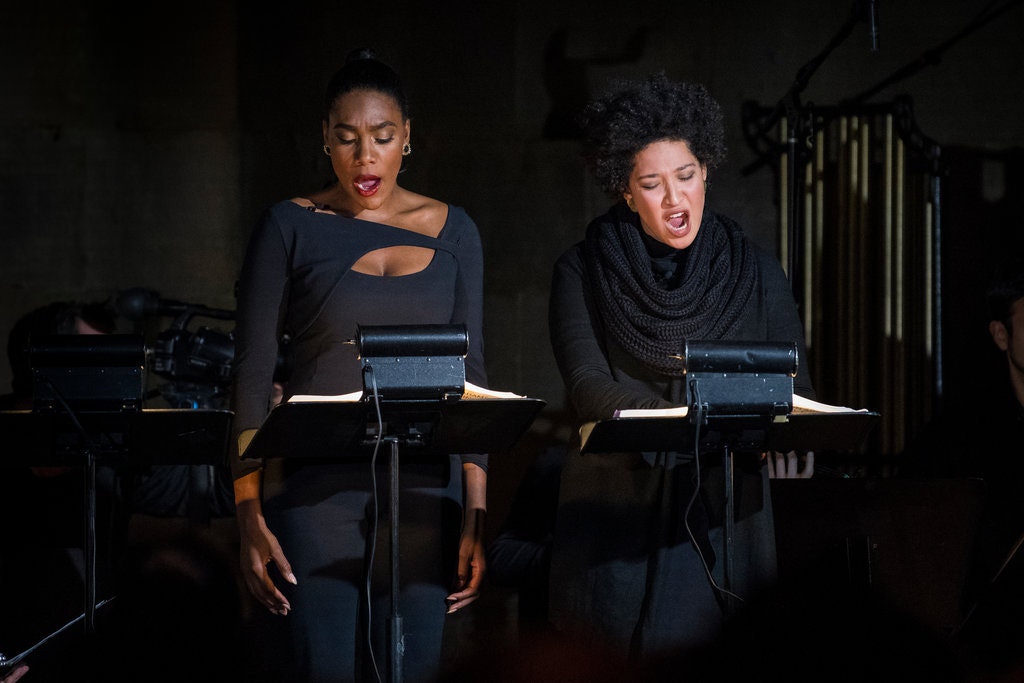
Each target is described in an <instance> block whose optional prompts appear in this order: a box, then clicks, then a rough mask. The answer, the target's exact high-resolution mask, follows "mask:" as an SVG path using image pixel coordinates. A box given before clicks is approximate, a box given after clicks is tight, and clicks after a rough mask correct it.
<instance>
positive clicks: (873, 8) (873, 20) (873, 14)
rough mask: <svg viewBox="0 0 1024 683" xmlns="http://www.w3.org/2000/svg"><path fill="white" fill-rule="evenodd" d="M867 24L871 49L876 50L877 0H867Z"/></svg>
mask: <svg viewBox="0 0 1024 683" xmlns="http://www.w3.org/2000/svg"><path fill="white" fill-rule="evenodd" d="M868 26H869V27H870V34H871V51H872V52H878V0H868Z"/></svg>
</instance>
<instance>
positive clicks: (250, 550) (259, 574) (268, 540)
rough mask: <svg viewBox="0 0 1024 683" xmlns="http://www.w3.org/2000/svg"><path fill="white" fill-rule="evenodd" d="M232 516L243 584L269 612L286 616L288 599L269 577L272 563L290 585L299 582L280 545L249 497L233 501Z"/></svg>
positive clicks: (259, 508)
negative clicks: (233, 514)
mask: <svg viewBox="0 0 1024 683" xmlns="http://www.w3.org/2000/svg"><path fill="white" fill-rule="evenodd" d="M235 514H236V517H237V519H238V531H239V537H240V538H239V540H240V542H241V543H240V548H239V555H240V557H239V561H240V564H241V569H242V578H244V579H245V585H246V586H247V587H248V588H249V592H250V593H252V595H253V597H255V598H256V600H257V601H258V602H260V603H261V604H262V605H263V606H264V607H266V608H267V609H268V610H270V611H271V612H273V613H274V614H280V615H281V616H284V615H286V614H288V612H289V611H290V610H291V608H292V606H291V604H290V603H289V602H288V598H286V597H285V596H284V594H283V593H281V591H280V590H278V588H277V586H276V585H274V581H273V579H272V578H271V577H270V563H271V562H273V563H274V566H275V567H277V571H278V572H279V573H280V574H281V576H282V577H284V579H285V581H287V582H288V583H291V584H296V583H298V582H297V581H296V579H295V575H294V574H292V567H291V565H290V564H289V563H288V558H286V557H285V556H284V551H283V550H281V544H280V543H278V542H277V537H276V536H274V534H273V533H271V531H270V529H269V528H268V527H267V523H266V520H265V519H264V518H263V509H262V507H261V505H260V501H259V499H258V498H251V499H249V500H244V501H241V502H236V504H235Z"/></svg>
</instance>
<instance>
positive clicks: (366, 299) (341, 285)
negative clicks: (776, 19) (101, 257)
mask: <svg viewBox="0 0 1024 683" xmlns="http://www.w3.org/2000/svg"><path fill="white" fill-rule="evenodd" d="M410 130H411V129H410V121H409V112H408V105H407V102H406V97H405V94H404V91H403V89H402V86H401V83H400V81H399V78H398V76H397V75H396V74H395V72H394V71H393V70H391V68H390V67H388V66H386V65H385V64H383V63H382V62H380V61H378V60H377V59H375V58H374V57H373V55H372V54H369V53H366V52H356V53H353V54H352V55H351V56H350V57H349V59H348V60H347V62H346V64H345V65H344V66H343V67H342V68H341V69H340V70H339V71H338V72H337V74H336V75H335V76H334V77H333V79H332V80H331V82H330V84H329V86H328V89H327V97H326V101H325V111H324V120H323V152H324V154H326V155H328V156H329V157H330V160H331V167H332V169H333V171H334V175H335V176H336V178H337V181H336V182H335V183H333V184H332V185H330V186H328V187H327V188H325V189H322V190H319V191H317V192H312V193H309V194H307V195H304V196H302V197H296V198H294V199H289V200H286V201H281V202H279V203H277V204H276V205H274V206H272V207H271V208H270V209H269V210H268V211H267V212H266V214H265V215H264V217H263V218H262V220H261V221H260V223H259V225H258V226H257V229H256V231H255V232H254V234H253V235H252V238H251V241H250V244H249V248H248V251H247V254H246V258H245V262H244V265H243V270H242V277H241V281H240V287H239V301H238V316H237V317H238V321H237V323H238V324H237V332H236V336H237V346H236V356H235V360H236V364H235V372H236V381H235V392H234V400H235V412H236V418H235V428H236V431H237V432H238V446H239V452H240V453H242V454H243V455H244V451H245V448H246V446H247V445H248V443H249V442H250V440H251V439H252V437H253V435H254V433H255V431H256V430H257V429H258V428H259V427H260V425H261V423H262V421H263V419H264V417H265V416H266V415H267V413H268V410H269V409H270V407H271V405H272V403H273V399H272V396H273V392H274V375H275V369H276V367H277V361H278V357H279V354H280V352H281V349H282V348H283V344H282V341H283V340H284V339H286V338H287V339H288V343H287V364H286V365H287V368H288V378H287V379H288V381H287V384H286V385H285V390H284V396H283V398H284V399H285V400H287V399H288V398H289V397H290V396H292V395H295V394H320V395H328V396H330V395H338V394H344V393H349V392H354V391H359V390H361V389H362V374H361V366H360V361H359V359H358V357H357V355H356V352H355V349H354V347H353V345H352V344H348V343H346V342H347V341H348V340H352V339H353V338H355V336H356V333H357V328H358V327H359V326H361V325H362V326H375V325H397V324H403V325H420V324H423V325H426V324H464V325H465V326H466V329H467V332H468V338H469V343H470V348H469V350H468V355H467V357H466V377H467V379H468V380H469V381H470V382H473V383H474V384H478V385H480V386H486V385H487V381H486V380H487V378H486V374H485V371H484V359H483V344H482V330H483V261H482V250H481V245H480V237H479V234H478V232H477V227H476V225H475V224H474V222H473V221H472V220H471V219H470V218H469V216H468V215H467V214H466V212H465V211H464V210H463V209H461V208H459V207H457V206H453V205H449V204H446V203H444V202H441V201H438V200H436V199H432V198H430V197H425V196H423V195H420V194H417V193H414V192H411V191H409V190H407V189H405V188H403V187H402V186H401V185H399V184H398V177H399V171H400V170H401V168H402V162H403V159H404V158H405V157H406V156H407V155H408V154H409V153H410V152H411V150H412V148H411V144H410ZM384 448H385V449H386V446H385V447H384ZM232 464H233V468H234V482H235V483H234V488H235V503H236V508H237V518H238V525H239V532H240V536H241V569H242V575H243V578H244V579H245V582H246V584H247V586H248V588H249V590H250V591H251V592H252V594H253V595H254V596H255V598H256V600H257V601H258V602H259V603H260V604H261V605H263V606H264V607H266V609H267V611H268V612H265V613H263V616H265V617H267V619H266V620H265V621H267V622H269V623H264V624H261V626H263V627H266V628H267V629H268V631H269V633H270V634H271V635H272V637H270V638H268V639H267V640H266V641H265V643H263V644H264V648H263V650H262V651H263V652H264V654H265V658H266V660H267V664H268V667H269V668H268V677H269V678H270V679H271V680H287V681H345V680H368V679H374V678H383V677H385V671H386V665H387V662H388V660H389V655H390V654H391V651H390V649H389V648H388V647H386V646H385V644H389V645H390V644H391V641H390V640H389V636H388V634H387V628H386V627H387V626H388V622H389V615H390V614H391V610H390V608H389V604H388V600H387V598H388V594H389V590H388V580H387V579H388V570H389V568H390V565H389V563H388V557H389V556H388V552H387V550H388V547H387V539H388V537H389V533H388V527H387V526H386V525H387V524H388V523H389V519H388V516H387V514H386V513H387V510H388V509H389V505H388V502H387V495H386V494H387V482H388V478H387V477H388V472H387V468H386V464H387V458H386V457H382V458H380V459H379V462H378V463H377V465H378V466H377V467H376V472H374V467H372V466H371V464H370V463H369V462H366V461H365V459H359V458H353V459H345V458H344V456H342V457H341V458H339V459H338V460H327V459H322V458H318V459H314V458H310V459H308V460H303V459H294V458H288V459H280V458H274V459H268V460H267V461H266V462H260V461H257V460H252V459H249V460H247V459H245V458H244V457H243V458H234V459H233V461H232ZM486 466H487V460H486V455H452V456H450V458H449V459H447V460H446V461H444V462H442V463H440V464H438V463H425V464H417V463H409V464H405V463H403V466H402V473H401V477H400V480H401V485H402V489H401V492H400V496H399V501H400V504H401V509H400V514H399V520H400V537H401V539H402V545H401V563H400V567H399V576H400V578H401V582H402V583H401V592H400V596H399V599H400V605H401V617H402V634H403V639H402V643H401V645H402V647H403V648H404V655H403V656H402V660H401V664H402V673H403V677H404V679H405V680H431V679H432V678H433V677H435V676H436V674H437V671H438V668H439V665H440V657H441V636H442V631H443V625H444V620H445V615H446V614H449V613H452V612H455V611H457V610H459V609H461V608H462V607H464V606H465V605H467V604H469V603H471V602H472V601H473V600H475V599H476V596H477V591H478V589H479V586H480V582H481V581H482V578H483V571H484V560H483V543H482V538H483V516H484V510H485V509H486V501H485V498H486V481H487V474H486ZM382 485H383V488H381V487H382ZM375 489H379V490H380V496H379V497H378V496H376V495H375ZM463 511H465V512H463ZM375 542H376V545H375ZM374 557H375V558H376V561H375V562H370V561H369V560H370V559H371V558H374ZM368 576H369V577H370V578H369V579H368V578H367V577H368ZM370 596H372V597H370ZM367 598H369V599H367ZM268 631H261V633H267V632H268ZM368 639H369V640H370V641H371V642H372V645H373V647H372V648H371V647H367V640H368Z"/></svg>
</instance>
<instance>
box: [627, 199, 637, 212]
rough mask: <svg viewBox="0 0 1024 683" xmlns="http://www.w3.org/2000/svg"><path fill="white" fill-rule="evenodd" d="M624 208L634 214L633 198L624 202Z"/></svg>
mask: <svg viewBox="0 0 1024 683" xmlns="http://www.w3.org/2000/svg"><path fill="white" fill-rule="evenodd" d="M626 206H628V207H629V210H630V211H632V212H633V213H636V204H634V203H633V198H632V197H630V198H629V199H627V200H626Z"/></svg>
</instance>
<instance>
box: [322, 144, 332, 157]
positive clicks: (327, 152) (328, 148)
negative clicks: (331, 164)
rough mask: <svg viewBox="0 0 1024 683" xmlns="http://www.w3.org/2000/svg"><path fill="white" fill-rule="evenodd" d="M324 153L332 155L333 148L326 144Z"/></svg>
mask: <svg viewBox="0 0 1024 683" xmlns="http://www.w3.org/2000/svg"><path fill="white" fill-rule="evenodd" d="M324 154H326V155H327V156H331V148H330V147H328V146H327V145H324Z"/></svg>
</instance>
